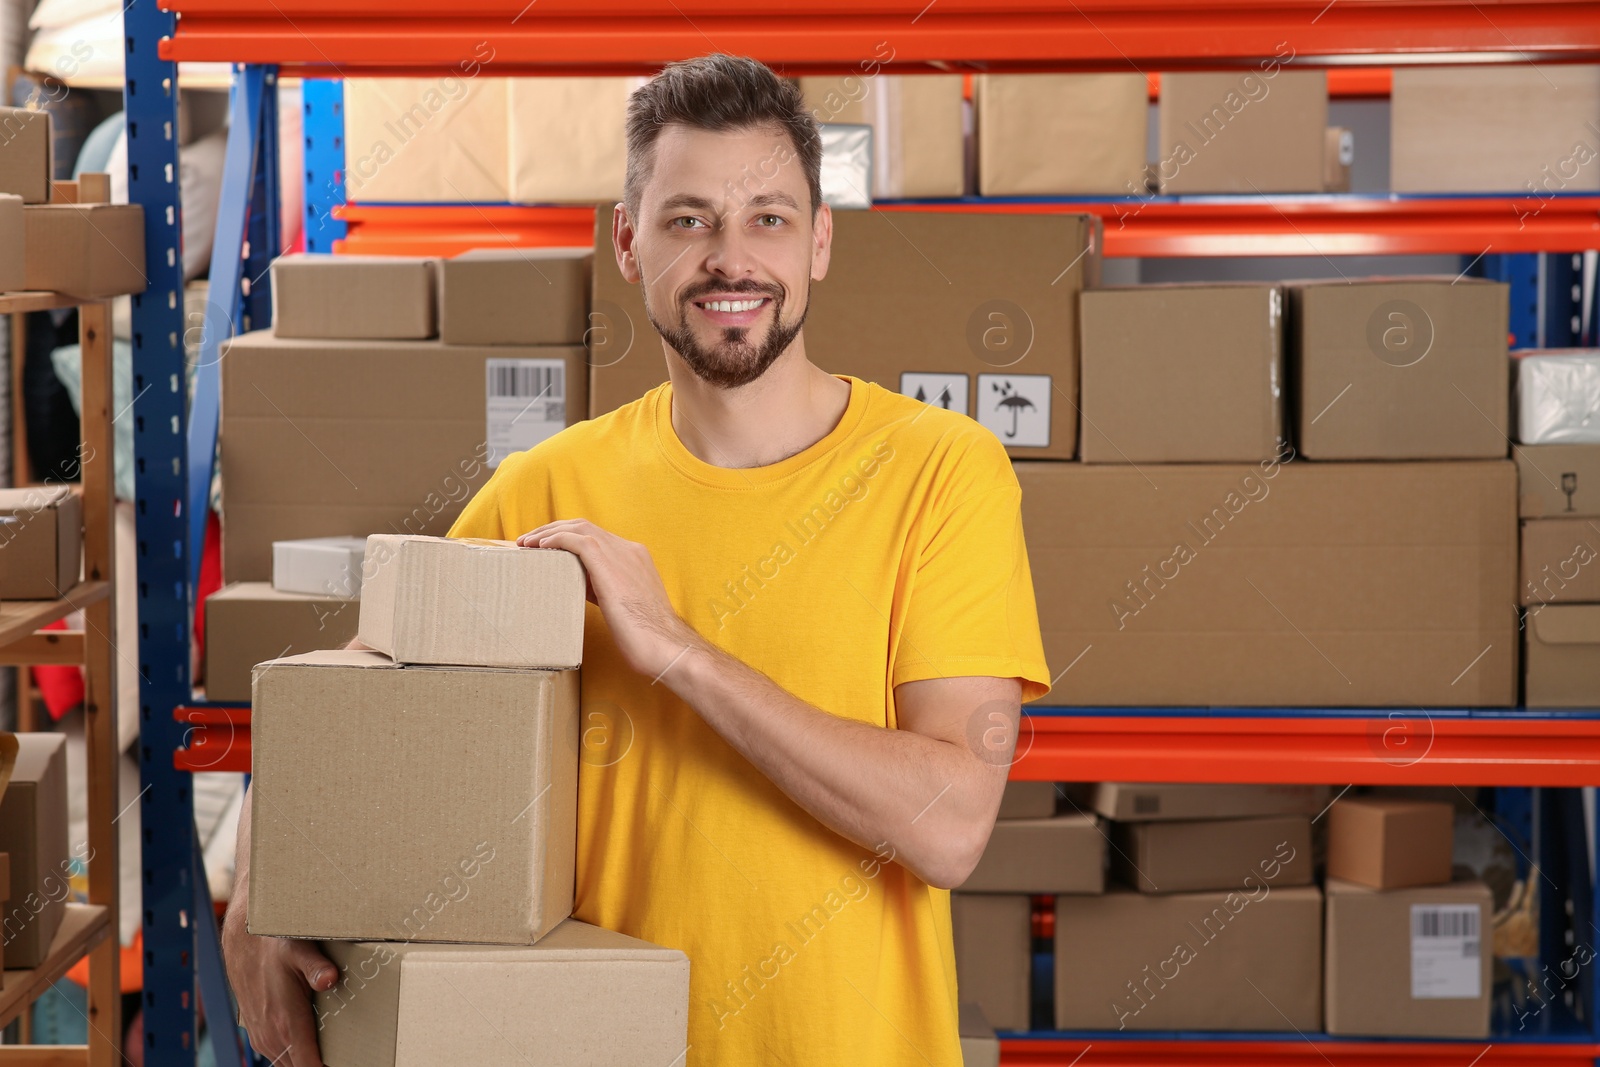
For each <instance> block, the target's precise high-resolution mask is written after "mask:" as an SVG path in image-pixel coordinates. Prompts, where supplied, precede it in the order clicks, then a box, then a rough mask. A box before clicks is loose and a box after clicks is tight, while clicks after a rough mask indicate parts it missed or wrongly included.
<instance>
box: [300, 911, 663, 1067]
mask: <svg viewBox="0 0 1600 1067" xmlns="http://www.w3.org/2000/svg"><path fill="white" fill-rule="evenodd" d="M322 949H323V951H324V952H326V953H327V954H328V958H329V959H331V960H332V961H333V962H334V964H335V965H337V966H338V968H339V984H338V985H336V986H334V987H333V988H332V989H330V990H328V991H327V992H324V993H318V994H316V998H315V1001H316V1013H317V1031H318V1033H317V1041H318V1043H319V1045H320V1046H321V1055H322V1062H323V1063H325V1064H327V1067H437V1065H439V1064H444V1063H470V1064H473V1065H474V1067H529V1065H531V1064H534V1063H537V1064H540V1065H541V1067H544V1065H549V1067H590V1065H599V1064H638V1065H640V1067H645V1065H651V1064H660V1065H662V1067H666V1065H668V1064H672V1063H681V1062H682V1061H683V1057H684V1052H685V1050H686V1048H687V1046H688V1031H689V959H688V957H686V956H685V955H684V954H683V953H682V952H679V951H677V950H676V949H670V948H662V947H660V946H659V945H652V944H650V943H649V942H648V941H640V940H638V939H637V938H633V937H627V936H626V935H623V934H618V933H614V932H612V931H610V930H602V929H601V928H600V927H598V926H590V925H588V924H587V923H581V922H578V921H577V920H576V919H568V920H567V921H566V922H564V923H562V924H561V925H560V926H558V927H556V928H555V929H554V930H552V931H551V932H550V934H549V936H547V937H545V938H544V939H543V940H541V941H540V942H539V943H538V944H536V945H532V946H529V947H527V948H488V947H483V946H479V945H416V944H412V945H404V944H400V945H397V944H392V943H387V942H355V943H350V942H337V941H330V942H328V943H327V944H325V945H323V946H322Z"/></svg>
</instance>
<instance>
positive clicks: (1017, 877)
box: [961, 814, 1106, 893]
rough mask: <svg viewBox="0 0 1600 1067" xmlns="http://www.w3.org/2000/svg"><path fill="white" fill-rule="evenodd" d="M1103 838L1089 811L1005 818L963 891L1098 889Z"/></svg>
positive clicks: (1103, 862)
mask: <svg viewBox="0 0 1600 1067" xmlns="http://www.w3.org/2000/svg"><path fill="white" fill-rule="evenodd" d="M1105 866H1106V837H1105V833H1104V831H1102V830H1101V829H1100V821H1099V820H1098V819H1096V818H1095V817H1094V816H1093V815H1079V814H1074V815H1057V816H1054V817H1052V818H1048V819H1005V820H1002V821H1000V822H997V823H995V824H994V830H993V831H992V832H991V833H990V835H989V846H988V847H987V848H985V849H984V850H983V858H982V859H980V860H979V861H978V866H977V868H976V869H974V870H973V872H972V874H971V875H970V876H969V877H968V878H967V880H966V881H965V882H964V883H962V885H961V891H962V892H964V893H972V892H984V893H1099V892H1103V891H1104V890H1105V887H1106V875H1105Z"/></svg>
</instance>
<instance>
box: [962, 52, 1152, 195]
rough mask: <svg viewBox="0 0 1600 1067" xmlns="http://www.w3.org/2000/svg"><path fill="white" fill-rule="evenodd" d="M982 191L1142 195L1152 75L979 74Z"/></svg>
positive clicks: (977, 104) (974, 92) (976, 98)
mask: <svg viewBox="0 0 1600 1067" xmlns="http://www.w3.org/2000/svg"><path fill="white" fill-rule="evenodd" d="M972 95H973V104H974V107H975V109H976V118H975V125H976V127H977V134H978V138H977V139H978V190H979V192H980V193H981V194H982V195H983V196H1073V195H1083V194H1091V195H1093V194H1100V195H1112V196H1143V195H1145V189H1146V184H1147V175H1146V160H1145V153H1146V151H1147V146H1146V135H1147V131H1148V129H1149V124H1150V80H1149V79H1148V78H1146V77H1145V76H1144V75H1143V74H979V75H978V76H977V77H976V78H975V79H974V80H973V86H972Z"/></svg>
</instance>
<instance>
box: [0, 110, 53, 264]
mask: <svg viewBox="0 0 1600 1067" xmlns="http://www.w3.org/2000/svg"><path fill="white" fill-rule="evenodd" d="M54 145H55V139H54V137H53V135H52V132H51V120H50V112H48V111H44V110H41V109H35V108H21V107H0V147H3V148H4V149H5V151H3V152H0V193H9V194H10V195H12V196H20V197H21V198H22V200H23V202H24V203H28V204H42V203H44V202H45V201H47V200H49V199H50V178H51V175H52V174H53V173H54V172H55V156H54ZM18 288H21V286H18Z"/></svg>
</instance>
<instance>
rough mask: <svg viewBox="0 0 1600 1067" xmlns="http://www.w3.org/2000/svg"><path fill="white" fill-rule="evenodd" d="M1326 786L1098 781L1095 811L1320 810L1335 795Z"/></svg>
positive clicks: (1143, 817)
mask: <svg viewBox="0 0 1600 1067" xmlns="http://www.w3.org/2000/svg"><path fill="white" fill-rule="evenodd" d="M1331 793H1332V790H1330V789H1329V788H1328V787H1327V786H1325V785H1290V784H1276V783H1274V784H1265V785H1255V784H1249V785H1243V784H1232V783H1229V784H1220V783H1216V784H1214V783H1209V782H1095V783H1094V784H1093V786H1092V789H1091V792H1090V794H1089V802H1090V805H1091V806H1092V807H1093V808H1094V810H1095V811H1097V812H1098V813H1100V814H1101V815H1103V816H1105V817H1106V818H1108V819H1111V820H1113V821H1115V822H1119V823H1127V822H1172V821H1175V820H1193V819H1245V818H1253V817H1258V816H1267V815H1318V814H1321V812H1322V810H1323V808H1325V807H1326V806H1327V804H1328V798H1329V796H1330V795H1331Z"/></svg>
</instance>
